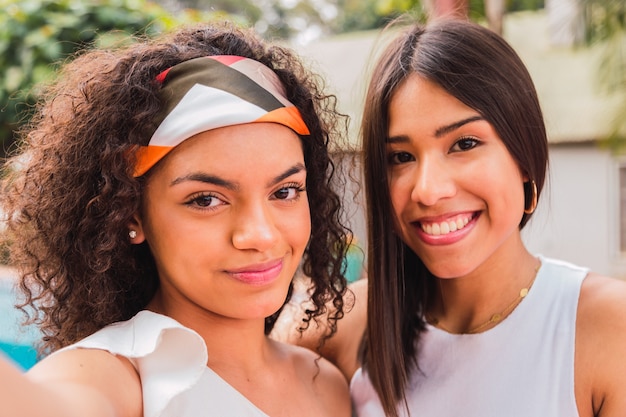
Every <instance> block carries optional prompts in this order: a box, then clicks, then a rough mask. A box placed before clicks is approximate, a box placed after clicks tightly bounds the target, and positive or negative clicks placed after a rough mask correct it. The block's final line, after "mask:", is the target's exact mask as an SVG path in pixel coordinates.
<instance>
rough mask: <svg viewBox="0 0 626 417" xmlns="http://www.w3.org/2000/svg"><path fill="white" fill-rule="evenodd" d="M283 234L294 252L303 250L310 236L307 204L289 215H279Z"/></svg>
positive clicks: (309, 216) (309, 217)
mask: <svg viewBox="0 0 626 417" xmlns="http://www.w3.org/2000/svg"><path fill="white" fill-rule="evenodd" d="M279 221H280V222H281V223H280V224H281V225H282V227H281V228H282V231H283V234H284V235H285V236H286V240H287V241H288V242H289V243H290V245H291V246H292V247H293V248H294V250H295V251H296V252H304V249H305V248H306V246H307V244H308V243H309V239H310V237H311V215H310V212H309V206H308V204H303V205H302V207H301V208H300V209H299V210H297V212H295V213H293V215H291V216H285V215H283V216H281V217H279Z"/></svg>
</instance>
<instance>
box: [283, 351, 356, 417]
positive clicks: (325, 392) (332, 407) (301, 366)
mask: <svg viewBox="0 0 626 417" xmlns="http://www.w3.org/2000/svg"><path fill="white" fill-rule="evenodd" d="M287 349H288V350H289V351H290V354H292V355H293V358H294V360H295V366H296V367H297V368H298V370H299V372H298V373H299V375H301V378H302V382H303V383H304V384H308V383H311V384H312V389H313V391H314V396H315V398H316V401H319V403H320V404H323V405H324V408H325V409H326V410H327V413H326V415H332V416H346V417H349V416H350V415H351V404H350V390H349V387H348V383H347V381H346V379H345V378H344V376H343V374H342V373H341V371H340V370H339V368H337V367H336V366H335V365H333V364H332V363H331V362H330V361H328V360H327V359H325V358H323V357H322V356H320V354H318V353H316V352H313V351H311V350H309V349H306V348H303V347H300V346H292V345H289V346H288V348H287Z"/></svg>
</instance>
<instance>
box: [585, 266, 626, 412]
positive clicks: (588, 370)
mask: <svg viewBox="0 0 626 417" xmlns="http://www.w3.org/2000/svg"><path fill="white" fill-rule="evenodd" d="M625 354H626V282H625V281H622V280H618V279H614V278H610V277H606V276H602V275H598V274H595V273H590V274H589V275H588V276H587V278H586V279H585V280H584V281H583V285H582V288H581V294H580V300H579V305H578V316H577V322H576V381H577V400H578V402H579V408H581V406H582V407H584V405H585V404H584V402H587V404H588V405H589V409H590V410H589V413H585V414H582V413H581V416H583V415H590V416H591V415H594V416H602V417H611V416H623V415H626V361H625V360H624V356H625ZM579 390H580V391H582V392H579ZM581 397H582V398H581ZM584 397H586V398H587V399H589V400H587V401H585V398H584ZM581 402H582V403H583V404H581Z"/></svg>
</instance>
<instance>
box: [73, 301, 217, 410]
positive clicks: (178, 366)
mask: <svg viewBox="0 0 626 417" xmlns="http://www.w3.org/2000/svg"><path fill="white" fill-rule="evenodd" d="M76 348H88V349H102V350H106V351H108V352H111V353H113V354H115V355H120V356H124V357H126V358H128V359H129V360H130V361H131V362H132V363H133V365H134V366H135V368H136V369H137V372H138V373H139V375H140V377H141V383H142V390H143V406H144V416H145V417H157V416H159V415H160V414H161V413H162V412H163V410H164V409H165V408H166V407H167V405H168V404H169V403H170V401H172V399H173V398H174V397H176V396H177V395H179V394H180V393H182V392H184V391H186V390H188V389H189V388H191V387H192V386H193V385H194V384H195V383H196V382H197V381H198V380H199V379H200V377H201V376H202V373H203V372H204V371H205V369H206V364H207V350H206V345H205V344H204V340H203V339H202V338H201V337H200V335H198V334H197V333H196V332H194V331H193V330H191V329H188V328H186V327H184V326H183V325H181V324H180V323H178V322H177V321H175V320H173V319H172V318H170V317H167V316H164V315H161V314H157V313H153V312H151V311H140V312H139V313H137V315H135V316H134V317H133V318H131V319H130V320H127V321H123V322H119V323H114V324H111V325H109V326H107V327H105V328H103V329H102V330H100V331H98V332H96V333H94V334H92V335H91V336H88V337H86V338H85V339H83V340H81V341H79V342H78V343H75V344H73V345H71V346H67V347H65V348H63V349H62V350H68V349H76Z"/></svg>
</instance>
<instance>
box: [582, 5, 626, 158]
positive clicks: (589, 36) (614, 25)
mask: <svg viewBox="0 0 626 417" xmlns="http://www.w3.org/2000/svg"><path fill="white" fill-rule="evenodd" d="M582 4H583V10H584V16H585V29H586V31H585V32H586V41H587V43H588V44H595V43H601V44H602V45H603V47H604V51H603V54H602V59H601V62H600V65H599V68H598V79H599V81H600V85H601V87H602V89H603V90H604V91H605V92H607V93H609V94H611V93H614V92H617V93H620V94H622V96H623V100H622V104H621V106H620V107H619V108H618V109H617V110H616V113H615V117H614V123H613V126H611V130H612V132H611V134H610V135H609V137H608V138H606V140H605V141H604V143H603V145H606V146H608V147H609V148H611V149H613V150H614V151H615V152H621V153H623V152H625V151H626V2H625V1H624V0H583V3H582Z"/></svg>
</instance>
